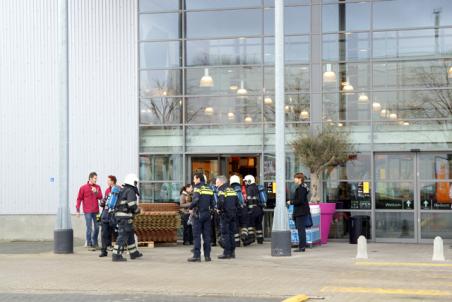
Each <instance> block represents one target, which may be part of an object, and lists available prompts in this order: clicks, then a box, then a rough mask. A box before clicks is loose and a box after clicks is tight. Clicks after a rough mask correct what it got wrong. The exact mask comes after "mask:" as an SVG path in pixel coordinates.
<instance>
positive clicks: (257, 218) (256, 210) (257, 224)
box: [248, 206, 264, 243]
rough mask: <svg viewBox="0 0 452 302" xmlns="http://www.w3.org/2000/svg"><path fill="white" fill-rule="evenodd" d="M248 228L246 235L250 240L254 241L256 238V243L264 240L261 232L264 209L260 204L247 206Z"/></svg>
mask: <svg viewBox="0 0 452 302" xmlns="http://www.w3.org/2000/svg"><path fill="white" fill-rule="evenodd" d="M248 217H249V228H248V235H249V237H250V240H251V241H252V242H254V241H255V240H256V239H257V242H258V243H263V242H264V234H263V232H262V221H263V219H264V211H263V209H262V208H261V207H260V206H254V207H252V208H249V211H248Z"/></svg>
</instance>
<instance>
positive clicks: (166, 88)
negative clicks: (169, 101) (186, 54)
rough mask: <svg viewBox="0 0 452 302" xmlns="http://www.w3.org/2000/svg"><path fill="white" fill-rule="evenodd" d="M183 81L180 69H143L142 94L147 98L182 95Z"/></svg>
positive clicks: (141, 77)
mask: <svg viewBox="0 0 452 302" xmlns="http://www.w3.org/2000/svg"><path fill="white" fill-rule="evenodd" d="M199 78H201V77H199ZM181 83H182V71H181V70H179V69H172V70H146V71H141V73H140V95H141V96H142V97H146V98H152V97H166V96H173V95H180V94H181ZM198 83H199V80H198Z"/></svg>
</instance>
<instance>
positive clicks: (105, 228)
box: [101, 221, 115, 252]
mask: <svg viewBox="0 0 452 302" xmlns="http://www.w3.org/2000/svg"><path fill="white" fill-rule="evenodd" d="M114 231H115V230H114V228H113V227H112V226H111V225H110V221H102V226H101V237H102V251H104V252H106V251H107V248H108V247H109V246H111V243H112V239H113V234H114Z"/></svg>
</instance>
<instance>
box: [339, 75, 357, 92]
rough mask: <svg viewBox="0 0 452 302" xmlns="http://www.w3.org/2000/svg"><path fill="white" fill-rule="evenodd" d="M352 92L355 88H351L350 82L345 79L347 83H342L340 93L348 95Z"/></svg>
mask: <svg viewBox="0 0 452 302" xmlns="http://www.w3.org/2000/svg"><path fill="white" fill-rule="evenodd" d="M353 90H355V88H353V86H352V84H350V81H349V79H348V78H347V81H346V82H343V83H342V92H343V93H345V94H350V93H352V92H353Z"/></svg>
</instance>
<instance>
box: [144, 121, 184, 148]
mask: <svg viewBox="0 0 452 302" xmlns="http://www.w3.org/2000/svg"><path fill="white" fill-rule="evenodd" d="M182 149H183V133H182V127H180V126H171V127H170V126H166V127H149V126H148V127H141V129H140V152H143V153H145V152H181V151H182Z"/></svg>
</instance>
